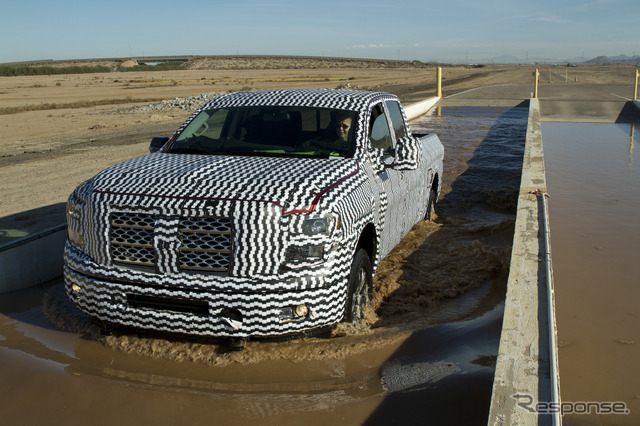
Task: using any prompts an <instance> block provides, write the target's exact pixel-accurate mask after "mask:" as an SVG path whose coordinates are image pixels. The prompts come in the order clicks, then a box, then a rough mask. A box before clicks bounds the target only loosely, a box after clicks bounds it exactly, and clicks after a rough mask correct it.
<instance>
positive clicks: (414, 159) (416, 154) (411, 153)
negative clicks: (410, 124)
mask: <svg viewBox="0 0 640 426" xmlns="http://www.w3.org/2000/svg"><path fill="white" fill-rule="evenodd" d="M421 157H422V145H421V143H420V139H418V138H415V137H410V136H407V137H403V138H400V139H398V142H397V143H396V162H395V165H394V169H396V170H415V169H417V168H418V163H419V162H420V158H421Z"/></svg>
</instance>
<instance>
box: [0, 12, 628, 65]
mask: <svg viewBox="0 0 640 426" xmlns="http://www.w3.org/2000/svg"><path fill="white" fill-rule="evenodd" d="M639 24H640V1H639V0H586V1H575V0H538V1H521V0H515V1H514V0H486V1H482V0H443V1H441V2H435V1H427V0H419V1H418V0H386V1H382V0H370V1H351V2H348V1H334V0H326V1H322V0H318V1H312V2H307V1H303V0H299V1H293V0H274V1H257V0H254V1H244V0H230V1H224V2H222V1H216V0H209V1H189V0H184V1H180V0H173V1H165V0H156V1H153V2H142V1H136V0H130V1H122V0H112V1H101V2H95V1H92V0H83V1H75V0H59V1H51V0H48V1H42V0H31V1H29V2H22V1H14V0H0V63H2V62H13V61H27V60H37V59H79V58H104V57H128V56H130V55H133V56H143V55H146V56H152V55H229V54H232V55H235V54H245V55H249V54H261V55H269V54H274V55H310V56H323V55H324V56H346V57H361V58H385V59H398V58H399V59H406V60H420V61H439V62H452V61H468V62H482V61H485V60H487V59H489V58H496V57H502V56H513V57H516V58H518V59H520V60H521V61H525V60H527V59H529V60H539V59H543V58H547V59H549V60H554V59H558V60H563V59H575V58H580V57H584V58H585V59H590V58H593V57H596V56H599V55H606V56H616V55H621V54H625V55H628V56H632V55H634V54H635V55H640V36H639V29H640V28H639Z"/></svg>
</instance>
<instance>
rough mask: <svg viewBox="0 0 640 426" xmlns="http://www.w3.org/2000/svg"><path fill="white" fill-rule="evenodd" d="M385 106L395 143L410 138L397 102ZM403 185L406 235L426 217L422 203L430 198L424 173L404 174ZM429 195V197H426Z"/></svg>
mask: <svg viewBox="0 0 640 426" xmlns="http://www.w3.org/2000/svg"><path fill="white" fill-rule="evenodd" d="M385 106H386V108H387V112H388V113H389V118H390V119H391V129H392V136H393V139H394V140H393V143H394V146H395V143H396V141H397V140H398V139H400V138H403V137H406V136H409V131H408V130H407V124H406V122H405V119H404V115H403V114H402V110H401V107H400V104H399V103H398V102H396V101H386V102H385ZM402 176H403V183H404V185H405V187H404V190H405V191H406V193H405V194H406V196H405V197H404V207H403V208H404V212H405V214H404V218H405V227H404V233H405V234H406V233H407V232H409V230H410V229H411V227H412V226H413V224H414V223H416V222H417V221H419V220H420V219H421V218H422V217H423V216H424V209H425V207H424V206H425V205H426V202H421V201H422V200H423V199H424V198H425V196H427V197H428V194H429V191H428V190H427V188H424V179H425V178H424V176H423V173H422V171H421V170H420V169H419V170H408V171H405V172H403V175H402ZM425 194H427V195H425Z"/></svg>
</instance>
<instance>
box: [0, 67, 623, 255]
mask: <svg viewBox="0 0 640 426" xmlns="http://www.w3.org/2000/svg"><path fill="white" fill-rule="evenodd" d="M189 67H190V68H191V69H188V70H181V71H157V72H111V73H100V74H77V75H52V76H26V77H0V129H2V140H1V141H0V244H2V243H5V242H7V241H11V240H12V239H15V238H19V237H22V236H25V235H28V234H30V233H33V232H36V231H41V230H43V229H47V228H50V227H53V226H56V225H59V224H61V223H64V221H65V218H64V202H65V201H66V199H67V197H68V195H69V194H70V193H71V192H72V191H73V189H74V188H75V187H76V186H77V185H78V184H79V183H81V182H82V181H84V180H86V179H88V178H90V177H91V176H93V175H94V174H95V173H97V172H98V171H100V170H102V169H103V168H105V167H108V166H110V165H112V164H115V163H117V162H120V161H123V160H126V159H129V158H132V157H136V156H139V155H143V154H145V153H146V152H147V148H148V143H149V141H150V139H151V137H153V136H158V135H170V134H172V133H173V131H174V130H175V129H177V128H178V126H179V124H180V123H181V122H183V121H184V120H185V119H186V118H187V117H188V116H189V115H190V114H191V111H189V110H181V109H178V108H170V109H164V110H158V111H141V110H139V109H136V108H135V107H137V106H143V105H148V104H150V103H153V102H158V101H160V100H163V99H172V98H175V97H187V96H194V95H198V94H202V93H210V92H226V91H237V90H263V89H273V88H338V87H351V88H355V89H367V90H383V91H389V92H392V93H395V94H397V95H398V96H399V97H400V98H401V99H402V100H403V102H405V103H410V102H412V101H418V100H422V99H424V98H427V97H430V96H434V95H435V94H436V68H435V66H427V65H425V64H412V63H409V62H404V63H403V62H396V61H357V60H349V61H332V60H321V59H317V60H300V61H295V60H292V59H291V58H289V59H278V58H273V59H268V58H252V59H246V58H235V59H234V58H228V59H225V60H224V61H222V60H221V61H217V62H216V61H214V60H212V59H200V60H196V61H193V63H190V65H189ZM627 68H629V67H624V66H622V65H621V66H615V65H613V66H609V68H604V67H602V66H601V67H600V69H598V68H597V67H579V68H568V69H566V70H565V68H564V67H563V68H557V69H553V70H552V69H551V67H548V70H547V71H548V72H549V73H554V74H565V73H566V74H570V75H572V76H576V77H575V80H578V81H580V82H582V83H585V82H600V83H613V82H616V81H619V80H620V79H622V78H623V76H626V75H627V74H629V75H630V74H631V70H630V69H627ZM442 69H443V72H442V74H443V93H444V95H445V97H446V96H447V94H453V93H457V92H461V91H464V90H467V89H470V88H476V87H481V86H504V85H529V84H531V85H532V84H533V77H532V73H533V70H534V69H535V67H534V66H533V65H528V66H517V65H485V66H480V67H478V66H443V67H442ZM542 71H543V75H544V72H545V69H544V67H543V68H542ZM624 78H625V79H626V78H627V77H624Z"/></svg>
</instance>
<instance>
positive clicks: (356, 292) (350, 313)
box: [345, 249, 373, 329]
mask: <svg viewBox="0 0 640 426" xmlns="http://www.w3.org/2000/svg"><path fill="white" fill-rule="evenodd" d="M372 283H373V278H372V268H371V261H370V260H369V255H368V254H367V252H366V251H365V250H364V249H359V250H358V251H357V252H356V255H355V256H354V257H353V262H352V263H351V272H350V273H349V292H348V294H347V305H346V307H345V321H346V322H348V323H351V324H352V325H353V326H354V327H355V328H357V329H358V328H360V324H361V323H362V320H363V319H364V316H365V310H366V308H368V307H369V306H371V295H372V291H373V290H372V289H373V284H372Z"/></svg>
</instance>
